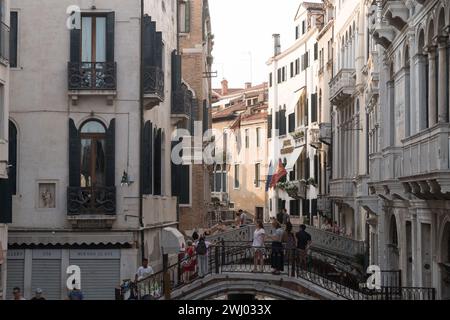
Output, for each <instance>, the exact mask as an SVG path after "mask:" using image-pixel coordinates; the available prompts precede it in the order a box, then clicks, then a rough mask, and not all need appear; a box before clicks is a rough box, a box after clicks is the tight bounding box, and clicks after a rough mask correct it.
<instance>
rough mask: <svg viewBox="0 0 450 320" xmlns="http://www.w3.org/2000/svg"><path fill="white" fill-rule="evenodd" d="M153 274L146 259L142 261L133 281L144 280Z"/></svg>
mask: <svg viewBox="0 0 450 320" xmlns="http://www.w3.org/2000/svg"><path fill="white" fill-rule="evenodd" d="M152 274H153V268H152V267H151V266H149V265H148V259H147V258H144V259H142V266H140V267H139V269H138V271H137V272H136V277H135V279H134V280H135V281H138V280H142V279H145V278H147V277H149V276H151V275H152Z"/></svg>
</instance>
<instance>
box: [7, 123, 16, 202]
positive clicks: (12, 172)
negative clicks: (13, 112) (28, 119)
mask: <svg viewBox="0 0 450 320" xmlns="http://www.w3.org/2000/svg"><path fill="white" fill-rule="evenodd" d="M8 129H9V136H8V161H9V165H10V168H9V171H8V180H9V184H10V188H11V194H12V195H16V194H17V141H18V140H17V127H16V125H15V124H14V123H13V122H12V121H11V120H10V121H9V128H8Z"/></svg>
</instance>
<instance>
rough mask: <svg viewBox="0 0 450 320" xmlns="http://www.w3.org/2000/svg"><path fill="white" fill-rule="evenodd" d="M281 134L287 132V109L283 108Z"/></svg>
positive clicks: (281, 112)
mask: <svg viewBox="0 0 450 320" xmlns="http://www.w3.org/2000/svg"><path fill="white" fill-rule="evenodd" d="M279 117H280V120H279V121H280V125H279V128H280V136H284V135H285V134H286V110H281V111H280V115H279Z"/></svg>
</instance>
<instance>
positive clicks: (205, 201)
mask: <svg viewBox="0 0 450 320" xmlns="http://www.w3.org/2000/svg"><path fill="white" fill-rule="evenodd" d="M179 6H180V9H179V21H180V33H179V39H180V40H179V41H180V49H181V57H182V66H183V67H182V69H183V72H182V74H183V81H185V83H186V85H187V86H188V87H189V88H190V90H191V91H192V94H193V96H194V97H195V98H194V99H195V108H193V114H191V116H190V119H191V123H190V124H191V128H193V129H194V130H193V134H196V132H195V127H194V122H197V123H198V128H199V129H200V132H199V133H200V134H202V137H203V134H204V132H205V131H206V130H208V129H211V108H210V105H211V93H212V89H211V76H212V73H211V65H212V63H213V57H212V49H213V35H212V33H211V20H210V16H209V4H208V1H207V0H187V1H181V2H180V4H179ZM202 142H203V141H202ZM205 142H207V141H205ZM202 147H203V143H202ZM193 152H194V151H193ZM181 170H182V171H185V172H184V173H183V172H181V174H180V176H181V177H183V178H184V177H186V178H187V179H186V180H187V181H185V182H184V183H183V184H184V185H186V186H189V189H188V190H186V191H184V192H183V193H186V194H184V195H183V196H182V197H180V200H181V201H180V216H179V217H180V228H181V229H183V230H192V229H195V228H199V227H200V228H201V227H205V224H206V217H207V213H208V205H209V203H210V200H211V197H210V195H211V193H210V188H211V187H210V183H211V179H210V171H209V169H208V166H207V164H206V163H196V162H195V163H191V164H190V165H185V166H183V167H182V169H181ZM187 193H188V194H187Z"/></svg>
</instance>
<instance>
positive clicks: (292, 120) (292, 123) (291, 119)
mask: <svg viewBox="0 0 450 320" xmlns="http://www.w3.org/2000/svg"><path fill="white" fill-rule="evenodd" d="M294 131H295V112H294V113H291V114H290V115H289V133H291V132H294Z"/></svg>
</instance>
